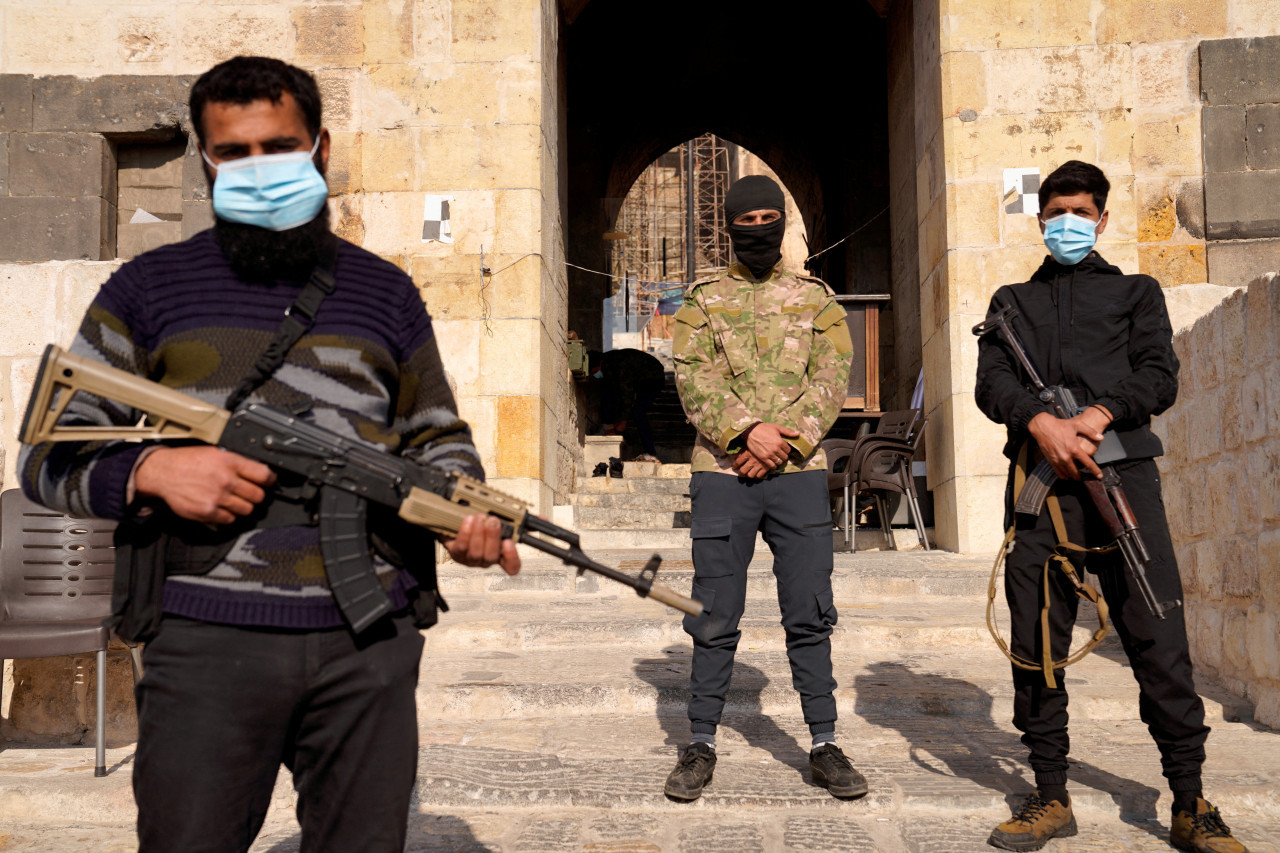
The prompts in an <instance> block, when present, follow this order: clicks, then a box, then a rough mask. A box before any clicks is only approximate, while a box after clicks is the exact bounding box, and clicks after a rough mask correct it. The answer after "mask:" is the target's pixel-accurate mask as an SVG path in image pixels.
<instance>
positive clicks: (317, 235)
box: [213, 204, 334, 282]
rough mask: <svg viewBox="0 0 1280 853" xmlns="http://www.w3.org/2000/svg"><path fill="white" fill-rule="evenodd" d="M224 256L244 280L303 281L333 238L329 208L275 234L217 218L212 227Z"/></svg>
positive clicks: (256, 227) (322, 209) (266, 229)
mask: <svg viewBox="0 0 1280 853" xmlns="http://www.w3.org/2000/svg"><path fill="white" fill-rule="evenodd" d="M213 236H214V239H215V240H217V241H218V246H219V248H221V249H222V254H223V256H224V257H225V258H226V259H227V263H229V264H231V269H232V270H233V271H234V272H235V274H236V275H237V276H239V277H240V278H242V279H244V280H245V281H254V282H273V281H279V280H280V279H285V280H287V281H302V280H304V279H306V278H307V277H308V276H309V275H311V270H312V268H313V267H315V265H316V262H317V261H319V260H320V252H321V250H322V249H323V247H324V246H325V244H326V243H327V242H328V241H329V240H332V239H334V238H333V235H332V234H331V233H330V231H329V206H328V205H327V204H326V205H324V206H323V207H321V208H320V212H319V213H318V214H316V218H315V219H312V220H311V221H310V222H308V223H306V224H305V225H299V226H298V227H297V228H290V229H288V230H287V231H272V230H270V229H268V228H259V227H258V226H257V225H245V224H243V223H240V222H232V221H230V220H228V219H223V218H221V217H217V218H216V221H215V222H214V226H213Z"/></svg>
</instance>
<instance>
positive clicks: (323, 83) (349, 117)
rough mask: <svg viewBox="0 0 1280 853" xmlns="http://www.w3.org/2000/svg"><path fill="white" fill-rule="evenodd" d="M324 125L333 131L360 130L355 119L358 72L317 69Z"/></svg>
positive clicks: (317, 82)
mask: <svg viewBox="0 0 1280 853" xmlns="http://www.w3.org/2000/svg"><path fill="white" fill-rule="evenodd" d="M315 75H316V84H317V85H318V86H319V87H320V103H321V105H322V106H323V113H322V118H323V121H324V126H325V127H327V128H329V130H330V131H331V132H335V133H336V132H339V131H353V132H354V131H358V130H359V129H360V128H359V126H358V122H357V121H356V120H355V108H354V103H355V97H356V86H357V85H358V84H357V80H356V72H355V71H352V70H346V69H338V70H329V71H317V72H315Z"/></svg>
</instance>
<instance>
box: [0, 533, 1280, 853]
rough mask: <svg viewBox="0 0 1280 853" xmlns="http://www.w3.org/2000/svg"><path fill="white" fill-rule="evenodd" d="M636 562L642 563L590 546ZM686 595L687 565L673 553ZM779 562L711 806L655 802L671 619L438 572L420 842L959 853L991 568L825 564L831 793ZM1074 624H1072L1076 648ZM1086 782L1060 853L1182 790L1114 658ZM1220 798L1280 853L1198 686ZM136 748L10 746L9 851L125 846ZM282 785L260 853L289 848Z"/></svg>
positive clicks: (1234, 722) (1259, 779)
mask: <svg viewBox="0 0 1280 853" xmlns="http://www.w3.org/2000/svg"><path fill="white" fill-rule="evenodd" d="M593 556H597V558H599V559H601V560H602V561H603V562H606V563H609V564H612V565H622V566H624V567H627V568H628V569H629V570H631V571H635V570H637V569H638V568H639V566H640V565H643V561H644V559H645V557H647V554H646V553H642V552H635V551H613V552H602V553H600V554H593ZM664 556H666V557H667V563H666V566H665V568H664V570H663V572H662V579H663V581H664V582H666V583H668V584H670V585H671V586H673V587H675V588H676V589H677V590H679V591H682V592H687V591H688V589H689V584H690V580H691V565H690V563H689V553H688V551H687V549H686V550H670V551H666V552H664ZM768 567H769V559H768V555H767V554H757V559H756V561H755V563H753V566H752V582H751V585H750V590H749V602H748V613H747V617H746V618H745V620H744V638H743V643H742V647H741V648H740V650H739V654H738V666H737V669H736V670H735V679H734V685H733V690H732V691H731V694H730V697H729V702H728V708H727V712H726V716H725V720H724V724H723V726H722V728H721V732H720V736H719V763H718V766H717V769H716V775H715V780H714V781H713V783H712V784H711V785H710V786H709V787H708V789H707V791H706V793H705V794H704V796H703V797H702V799H701V800H698V801H697V802H695V803H692V804H681V803H675V802H672V801H669V800H667V799H666V798H665V797H663V795H662V793H661V790H662V783H663V780H664V778H665V776H666V774H667V772H668V770H669V769H670V767H671V766H672V764H673V762H674V760H675V756H676V750H677V747H678V746H679V745H681V744H683V743H684V742H685V740H686V738H687V734H688V730H687V722H686V720H685V717H684V702H685V698H686V692H685V683H686V679H687V672H688V656H689V648H688V643H687V641H686V639H685V637H684V634H683V632H682V631H681V630H680V625H679V617H678V614H674V613H670V612H667V611H666V610H665V609H663V608H662V607H660V606H659V605H656V604H654V603H653V602H649V601H644V600H641V599H639V598H637V597H635V596H634V595H632V594H631V593H630V592H629V591H627V590H625V589H623V588H621V587H618V586H616V585H613V584H611V583H609V582H607V581H599V580H597V579H596V578H594V577H590V576H587V577H583V578H577V577H575V575H574V573H573V572H572V571H570V570H567V569H564V568H563V567H561V566H558V565H555V564H553V563H551V562H549V561H547V560H545V559H535V560H531V561H529V562H528V564H527V568H526V571H525V572H524V573H522V574H521V575H520V576H519V577H517V578H506V577H504V576H502V575H500V574H498V573H495V572H492V571H476V570H467V569H461V568H452V569H447V570H446V571H444V573H443V583H444V584H445V589H446V594H447V595H448V597H449V599H450V603H451V605H452V606H453V609H452V610H451V612H450V613H448V614H446V615H445V617H444V621H443V623H442V625H441V626H439V627H438V628H436V629H433V630H432V631H430V632H428V634H427V637H428V645H427V651H426V653H425V656H424V664H423V668H422V684H421V687H420V689H419V705H420V709H421V711H420V717H421V722H422V730H421V750H420V751H421V757H420V762H419V767H420V769H419V777H418V788H417V794H416V803H415V807H414V810H413V815H412V819H411V825H410V843H409V846H408V849H409V850H412V851H419V850H422V851H426V850H432V851H495V853H497V851H501V853H550V851H595V852H596V853H605V851H607V853H640V851H672V853H677V851H678V853H753V852H754V851H760V853H775V852H776V851H796V853H810V851H812V852H813V853H820V851H884V853H967V851H981V850H989V849H991V848H989V847H987V846H986V844H985V839H986V836H987V834H988V833H989V832H990V830H991V828H992V827H993V826H994V825H995V824H997V823H999V822H1000V821H1001V820H1003V819H1004V818H1005V817H1006V816H1007V815H1008V814H1009V809H1010V807H1011V806H1013V805H1015V804H1016V803H1018V802H1020V801H1021V799H1022V797H1023V796H1024V795H1025V793H1026V792H1027V791H1029V790H1030V788H1031V784H1030V781H1029V779H1030V777H1029V774H1028V771H1027V768H1026V766H1025V764H1024V750H1023V748H1022V746H1021V745H1020V744H1019V743H1018V739H1017V735H1016V733H1015V732H1014V731H1013V730H1012V727H1011V726H1010V725H1009V723H1008V719H1009V715H1010V695H1009V694H1010V689H1009V683H1008V664H1007V663H1005V662H1004V659H1003V658H1002V657H1000V655H999V653H998V652H997V651H996V650H995V648H994V646H993V645H992V644H991V641H990V639H989V638H988V637H987V635H986V631H985V628H984V627H983V626H982V621H981V620H982V607H983V604H984V602H985V589H986V572H987V571H988V568H989V560H988V559H987V558H964V557H958V556H955V555H950V554H940V553H930V554H925V553H921V552H918V551H915V552H889V553H874V552H873V553H859V554H857V555H849V554H840V555H837V568H836V575H835V580H834V586H835V591H836V602H837V605H838V607H839V609H840V614H841V615H840V625H839V626H838V628H837V631H836V634H835V640H834V643H835V657H836V663H837V667H836V676H837V679H838V681H839V683H840V688H839V691H838V693H837V702H838V706H839V709H840V714H841V722H840V726H839V728H840V732H839V734H840V738H841V742H842V745H843V746H844V748H845V750H846V752H848V753H849V754H850V756H851V757H852V758H853V760H854V762H855V764H856V765H857V766H858V767H859V768H860V769H862V771H863V772H864V773H865V774H866V775H867V777H868V779H869V781H870V783H871V793H870V794H869V795H868V796H867V797H865V798H864V799H861V800H857V801H852V802H843V801H838V800H835V799H833V798H832V797H830V796H829V795H828V794H827V793H826V791H825V790H823V789H821V788H817V787H815V786H813V785H812V783H811V782H810V781H809V775H808V766H807V744H808V736H807V730H806V728H805V726H804V723H803V720H802V719H801V717H800V709H799V702H798V700H797V698H796V696H795V693H794V691H792V689H791V687H790V674H789V671H788V668H787V664H786V658H785V653H784V651H783V644H782V636H781V633H782V632H781V629H780V628H778V627H777V618H778V614H777V605H776V603H775V601H774V597H773V581H772V578H771V575H770V573H769V568H768ZM1083 631H1084V629H1081V636H1083ZM1068 683H1069V684H1070V685H1071V686H1072V688H1073V691H1074V692H1073V696H1072V712H1073V721H1072V740H1073V751H1074V753H1075V757H1076V759H1077V762H1076V765H1075V768H1074V771H1073V774H1072V777H1073V782H1072V793H1073V796H1074V798H1075V804H1076V814H1077V821H1078V823H1079V825H1080V835H1079V836H1078V837H1076V838H1073V839H1063V840H1058V841H1055V842H1053V843H1052V845H1051V846H1050V847H1049V848H1046V849H1048V850H1052V851H1055V853H1083V851H1158V850H1168V849H1171V848H1170V847H1169V845H1168V843H1167V836H1168V810H1169V795H1168V793H1167V791H1166V790H1165V788H1164V784H1163V780H1162V778H1161V776H1160V771H1159V763H1158V760H1157V755H1156V751H1155V747H1154V746H1153V745H1152V743H1151V741H1150V737H1149V736H1148V734H1147V732H1146V730H1145V728H1144V727H1143V726H1142V725H1141V724H1140V723H1138V722H1137V720H1136V688H1135V687H1134V684H1133V679H1132V677H1131V674H1130V673H1129V672H1128V671H1127V666H1126V664H1125V662H1124V657H1123V654H1122V653H1120V651H1119V647H1118V645H1116V644H1115V643H1112V642H1108V643H1107V644H1104V646H1103V647H1102V648H1101V649H1100V650H1099V653H1097V654H1095V655H1092V656H1091V657H1090V658H1089V659H1088V660H1086V661H1084V662H1082V663H1081V664H1079V665H1078V666H1076V667H1074V668H1073V669H1072V670H1071V672H1070V677H1069V682H1068ZM1202 692H1203V694H1204V696H1205V698H1206V704H1207V707H1208V711H1209V716H1210V719H1211V723H1212V725H1213V727H1214V732H1213V734H1212V735H1211V736H1210V740H1209V762H1208V764H1207V766H1206V768H1205V772H1206V783H1207V788H1208V791H1209V793H1210V796H1211V797H1212V798H1213V800H1214V801H1215V803H1216V804H1217V805H1218V806H1219V807H1220V808H1221V809H1222V810H1223V812H1224V814H1225V815H1226V817H1227V819H1228V822H1229V823H1230V824H1231V826H1232V827H1233V828H1234V829H1235V830H1236V831H1237V834H1238V835H1239V836H1240V837H1241V838H1243V839H1245V840H1246V841H1247V842H1248V843H1249V847H1250V850H1252V851H1254V853H1280V796H1278V795H1280V735H1277V734H1276V733H1274V732H1271V731H1269V730H1266V729H1264V728H1262V727H1260V726H1257V725H1255V724H1253V723H1252V722H1251V712H1250V708H1249V707H1248V705H1247V704H1245V703H1242V702H1241V701H1239V700H1238V699H1234V698H1233V697H1231V696H1228V695H1226V694H1224V693H1222V692H1221V691H1218V690H1216V689H1214V688H1213V687H1212V686H1211V685H1203V690H1202ZM132 754H133V749H132V746H131V745H127V744H122V745H118V746H114V747H113V748H112V749H110V750H109V752H108V765H109V766H110V768H111V772H110V775H109V776H108V777H107V778H105V779H94V778H93V775H92V749H91V747H74V748H73V747H62V748H39V747H32V746H24V745H21V744H12V743H11V744H5V745H4V748H3V749H2V750H0V851H3V853H9V851H42V853H63V851H84V850H94V851H117V850H119V851H128V850H133V849H135V846H136V845H135V843H134V840H133V832H132V826H131V824H132V820H133V804H132V797H131V793H130V789H129V780H130V774H131V769H132V765H131V760H132ZM292 807H293V798H292V791H291V789H290V787H289V784H288V780H287V778H284V777H282V778H281V779H280V780H279V782H278V784H277V789H276V796H275V801H274V803H273V806H272V810H271V813H270V814H269V815H268V818H267V824H266V827H265V828H264V831H263V834H262V836H261V837H260V838H259V840H258V842H257V843H256V844H255V845H254V847H253V850H254V851H255V853H292V851H297V850H298V842H299V839H298V835H297V830H296V824H295V822H294V821H293V818H292Z"/></svg>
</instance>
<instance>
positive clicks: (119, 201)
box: [116, 187, 182, 223]
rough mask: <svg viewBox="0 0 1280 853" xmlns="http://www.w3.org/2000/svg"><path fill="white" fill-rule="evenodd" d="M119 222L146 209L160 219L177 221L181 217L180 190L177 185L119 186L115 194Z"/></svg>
mask: <svg viewBox="0 0 1280 853" xmlns="http://www.w3.org/2000/svg"><path fill="white" fill-rule="evenodd" d="M116 208H117V210H118V211H119V222H121V223H127V222H129V221H130V220H131V219H133V216H134V213H135V212H136V211H139V210H143V211H146V212H147V213H150V214H151V215H152V216H156V217H158V218H160V219H169V218H170V217H172V218H173V219H172V221H174V222H177V221H178V220H179V219H181V217H182V190H180V189H179V188H178V187H121V188H120V191H119V194H118V195H117V196H116Z"/></svg>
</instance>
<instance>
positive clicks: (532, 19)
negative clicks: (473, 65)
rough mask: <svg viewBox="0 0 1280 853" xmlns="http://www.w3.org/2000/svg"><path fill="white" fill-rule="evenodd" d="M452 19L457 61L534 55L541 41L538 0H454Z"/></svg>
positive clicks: (492, 59) (453, 45)
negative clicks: (500, 1) (499, 3)
mask: <svg viewBox="0 0 1280 853" xmlns="http://www.w3.org/2000/svg"><path fill="white" fill-rule="evenodd" d="M451 5H452V18H451V21H450V27H451V34H452V36H453V44H452V51H451V56H452V58H453V60H454V61H455V62H494V61H501V60H506V59H512V58H520V57H526V58H529V59H533V58H535V56H536V55H537V54H538V53H539V44H540V40H541V33H540V25H541V3H540V2H539V0H509V1H508V2H506V3H503V4H502V6H501V7H500V8H498V7H495V6H494V4H493V3H491V2H487V0H453V2H452V4H451Z"/></svg>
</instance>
